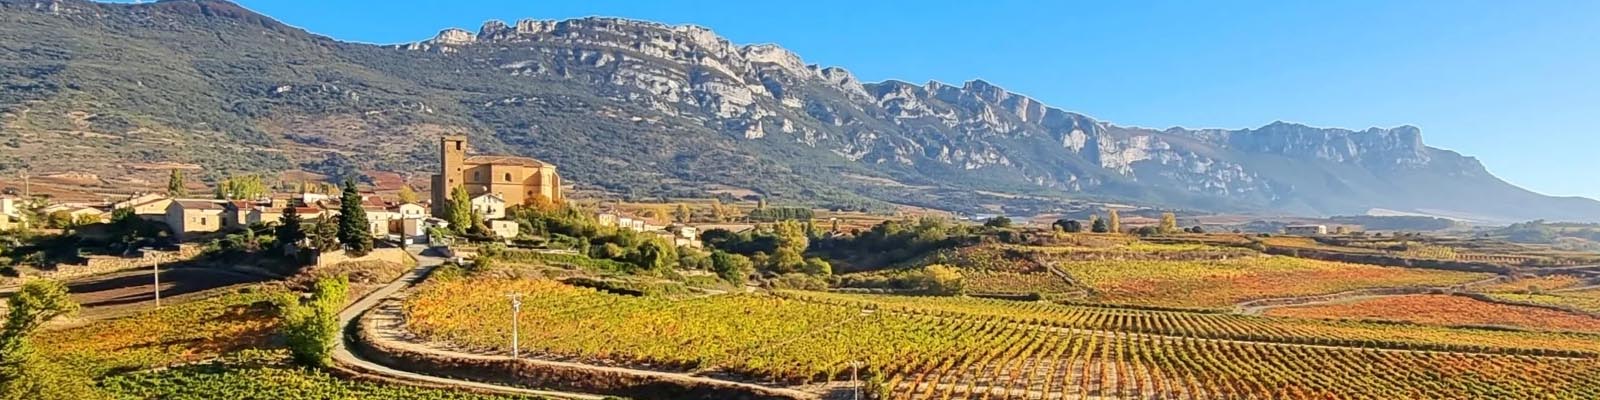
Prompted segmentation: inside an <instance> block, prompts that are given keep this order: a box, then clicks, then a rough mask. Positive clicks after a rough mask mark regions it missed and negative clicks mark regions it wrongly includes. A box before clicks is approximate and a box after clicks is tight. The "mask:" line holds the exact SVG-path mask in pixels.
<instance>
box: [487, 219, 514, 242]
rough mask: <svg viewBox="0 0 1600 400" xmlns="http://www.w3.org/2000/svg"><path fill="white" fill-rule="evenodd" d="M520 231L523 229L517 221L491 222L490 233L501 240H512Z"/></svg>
mask: <svg viewBox="0 0 1600 400" xmlns="http://www.w3.org/2000/svg"><path fill="white" fill-rule="evenodd" d="M520 229H521V227H520V226H519V225H517V222H516V221H507V220H503V219H502V220H494V221H489V232H490V233H493V234H494V236H495V237H498V238H501V239H511V238H515V237H517V233H518V232H519V230H520Z"/></svg>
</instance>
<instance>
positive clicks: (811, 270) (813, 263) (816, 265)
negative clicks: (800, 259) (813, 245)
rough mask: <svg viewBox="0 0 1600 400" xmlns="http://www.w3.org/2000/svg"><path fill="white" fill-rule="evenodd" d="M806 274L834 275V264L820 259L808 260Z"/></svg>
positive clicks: (812, 258)
mask: <svg viewBox="0 0 1600 400" xmlns="http://www.w3.org/2000/svg"><path fill="white" fill-rule="evenodd" d="M805 272H806V273H808V274H812V275H833V264H829V263H828V261H827V260H823V259H822V258H819V257H811V258H807V259H806V266H805Z"/></svg>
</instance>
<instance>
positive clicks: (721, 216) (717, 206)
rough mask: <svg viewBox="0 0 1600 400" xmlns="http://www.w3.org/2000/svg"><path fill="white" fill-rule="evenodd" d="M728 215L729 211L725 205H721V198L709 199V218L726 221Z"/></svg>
mask: <svg viewBox="0 0 1600 400" xmlns="http://www.w3.org/2000/svg"><path fill="white" fill-rule="evenodd" d="M729 216H730V213H729V212H728V209H727V207H726V206H723V205H722V200H717V199H715V198H712V199H711V219H714V220H716V222H723V221H727V220H728V217H729Z"/></svg>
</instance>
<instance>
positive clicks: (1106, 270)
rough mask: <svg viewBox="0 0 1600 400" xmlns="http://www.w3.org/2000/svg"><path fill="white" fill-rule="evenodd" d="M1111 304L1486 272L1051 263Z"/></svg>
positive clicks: (1413, 281)
mask: <svg viewBox="0 0 1600 400" xmlns="http://www.w3.org/2000/svg"><path fill="white" fill-rule="evenodd" d="M1056 267H1057V268H1059V269H1061V270H1062V271H1064V272H1066V273H1067V274H1068V275H1070V276H1072V277H1073V278H1074V279H1076V280H1078V281H1079V282H1081V283H1083V284H1084V285H1087V286H1088V287H1089V288H1090V289H1091V290H1092V291H1093V293H1094V297H1093V299H1094V300H1096V301H1100V302H1105V303H1111V304H1127V305H1144V306H1163V307H1180V308H1209V309H1224V308H1228V307H1231V306H1233V305H1234V304H1237V303H1240V302H1243V301H1248V300H1257V299H1265V298H1280V297H1297V296H1308V295H1319V294H1329V293H1337V292H1342V291H1348V290H1355V289H1367V288H1390V287H1443V286H1454V285H1461V284H1466V283H1470V282H1476V281H1481V280H1484V279H1489V278H1493V277H1494V275H1492V274H1486V273H1472V272H1456V271H1445V270H1430V269H1420V268H1394V267H1380V266H1374V265H1365V264H1351V263H1341V262H1330V261H1318V260H1309V259H1303V258H1292V257H1282V256H1249V257H1239V258H1228V259H1218V260H1201V261H1164V260H1137V261H1121V260H1115V261H1113V260H1106V261H1068V262H1060V263H1057V264H1056Z"/></svg>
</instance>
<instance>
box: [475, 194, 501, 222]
mask: <svg viewBox="0 0 1600 400" xmlns="http://www.w3.org/2000/svg"><path fill="white" fill-rule="evenodd" d="M472 211H475V212H478V213H480V214H483V219H485V220H494V219H501V218H505V217H506V199H505V197H502V196H500V194H498V193H485V194H482V195H479V196H478V197H473V198H472Z"/></svg>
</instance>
